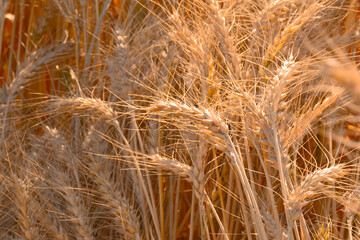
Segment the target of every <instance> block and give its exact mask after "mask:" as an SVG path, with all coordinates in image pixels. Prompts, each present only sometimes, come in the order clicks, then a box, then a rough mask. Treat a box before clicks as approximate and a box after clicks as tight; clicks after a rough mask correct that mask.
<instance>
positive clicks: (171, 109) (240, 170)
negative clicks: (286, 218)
mask: <svg viewBox="0 0 360 240" xmlns="http://www.w3.org/2000/svg"><path fill="white" fill-rule="evenodd" d="M149 110H150V111H151V112H159V111H161V112H167V113H168V114H169V113H171V114H172V115H174V116H179V117H187V118H189V119H193V120H197V121H199V122H200V123H201V125H202V126H204V127H206V128H207V129H208V130H210V132H211V133H212V134H214V135H215V136H217V137H219V138H220V139H221V140H222V141H224V143H225V146H226V149H225V153H226V154H227V155H228V156H229V158H230V159H231V164H232V165H233V166H234V167H235V169H236V172H237V174H238V176H239V178H240V181H241V184H242V186H243V187H244V189H245V192H246V198H247V200H248V203H249V205H250V208H251V210H252V212H251V213H252V214H251V216H252V218H253V221H254V222H255V227H256V228H258V234H259V235H260V236H261V238H262V239H267V236H266V233H265V228H264V225H263V222H262V219H261V214H260V210H259V207H258V204H257V199H256V197H255V195H254V193H253V190H252V189H251V187H250V184H249V180H248V178H247V175H246V172H245V167H244V164H243V160H242V156H241V153H240V152H238V151H237V150H236V148H235V145H234V143H233V142H232V140H231V137H230V135H229V130H228V127H227V126H226V124H225V123H223V122H222V120H221V119H220V117H218V116H216V115H215V114H214V113H212V112H210V111H209V110H206V109H204V110H200V109H198V108H195V107H189V106H187V105H182V104H178V103H176V102H168V103H165V102H159V103H156V104H154V105H153V106H152V107H150V109H149Z"/></svg>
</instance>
